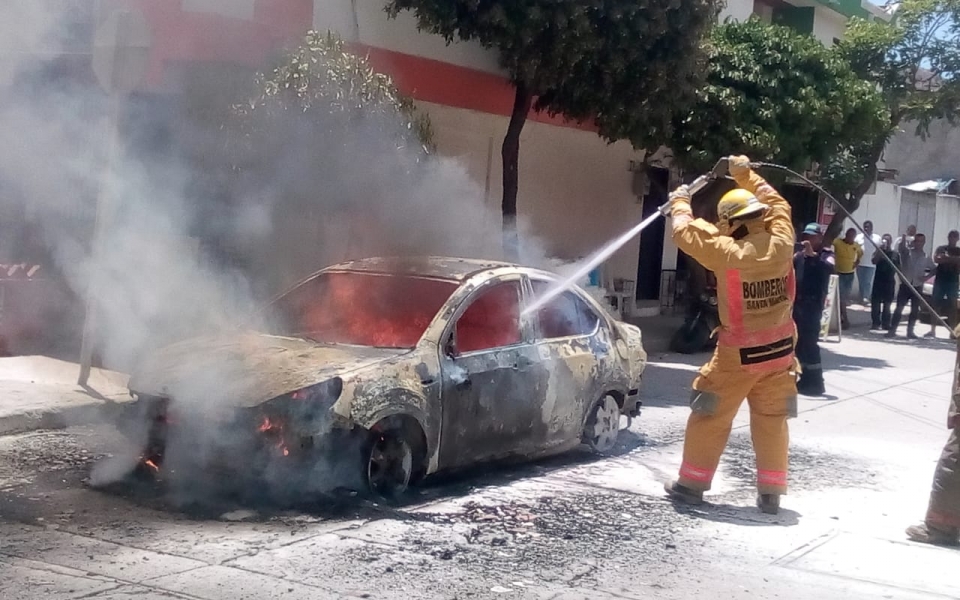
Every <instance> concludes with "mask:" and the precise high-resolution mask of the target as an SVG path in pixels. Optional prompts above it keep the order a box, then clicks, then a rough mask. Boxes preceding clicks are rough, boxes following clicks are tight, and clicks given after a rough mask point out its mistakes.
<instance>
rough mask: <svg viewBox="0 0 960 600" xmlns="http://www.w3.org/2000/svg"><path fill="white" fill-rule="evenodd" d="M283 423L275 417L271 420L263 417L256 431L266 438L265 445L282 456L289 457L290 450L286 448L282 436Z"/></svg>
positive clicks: (285, 441)
mask: <svg viewBox="0 0 960 600" xmlns="http://www.w3.org/2000/svg"><path fill="white" fill-rule="evenodd" d="M284 429H285V427H284V423H283V421H282V420H280V419H279V418H277V417H274V418H273V419H271V418H270V417H268V416H266V415H264V416H263V420H262V421H261V422H260V426H259V427H257V431H259V432H260V433H262V434H263V435H264V436H266V439H267V443H268V444H269V445H271V446H272V447H274V448H276V449H277V450H279V451H280V454H282V455H283V456H290V448H289V447H288V446H287V440H286V437H285V436H284Z"/></svg>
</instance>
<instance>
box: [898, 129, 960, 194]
mask: <svg viewBox="0 0 960 600" xmlns="http://www.w3.org/2000/svg"><path fill="white" fill-rule="evenodd" d="M915 132H916V125H915V124H914V123H907V124H905V125H903V128H902V131H901V132H900V133H898V134H897V135H896V136H894V137H893V139H892V140H890V144H888V145H887V148H886V150H885V151H884V156H883V158H884V162H885V163H886V164H888V165H889V166H890V167H891V168H894V169H896V170H897V178H898V179H899V180H900V181H902V182H904V183H906V184H911V183H916V182H918V181H927V180H929V179H960V127H953V126H951V125H950V124H949V123H947V122H945V121H935V122H934V123H933V124H932V125H931V126H930V135H929V136H928V137H927V139H926V140H923V139H921V138H920V137H919V136H917V135H916V133H915Z"/></svg>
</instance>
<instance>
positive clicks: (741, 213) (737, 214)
mask: <svg viewBox="0 0 960 600" xmlns="http://www.w3.org/2000/svg"><path fill="white" fill-rule="evenodd" d="M766 209H767V207H766V205H765V204H763V203H762V202H760V201H759V200H757V197H756V196H754V195H753V193H752V192H749V191H747V190H745V189H742V188H737V189H735V190H730V191H729V192H727V193H726V194H724V195H723V198H720V202H719V203H718V204H717V219H718V220H719V221H720V223H729V222H730V221H732V220H734V219H739V218H743V217H749V216H751V215H754V214H756V213H758V212H760V211H763V210H766Z"/></svg>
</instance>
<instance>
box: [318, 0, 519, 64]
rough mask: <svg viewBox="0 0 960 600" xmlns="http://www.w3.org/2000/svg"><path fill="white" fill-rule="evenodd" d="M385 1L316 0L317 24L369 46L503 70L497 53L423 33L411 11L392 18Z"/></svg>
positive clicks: (320, 29) (452, 62) (476, 45)
mask: <svg viewBox="0 0 960 600" xmlns="http://www.w3.org/2000/svg"><path fill="white" fill-rule="evenodd" d="M384 4H385V3H384V2H379V1H374V2H371V1H369V0H364V1H360V0H314V10H313V15H314V18H313V26H314V28H315V29H317V30H319V31H325V30H331V31H336V32H338V33H339V34H340V35H341V36H343V37H344V39H348V40H351V41H354V42H359V43H361V44H365V45H368V46H374V47H376V48H383V49H386V50H393V51H395V52H402V53H404V54H409V55H412V56H419V57H423V58H430V59H434V60H442V61H444V62H447V63H450V64H454V65H457V66H461V67H468V68H470V69H476V70H479V71H484V72H488V73H497V74H500V73H501V70H500V68H499V67H498V66H497V60H496V55H495V54H494V53H493V52H490V51H488V50H485V49H484V48H483V47H482V46H480V44H479V43H476V42H459V41H457V42H453V43H451V44H449V45H447V43H446V42H445V41H444V39H443V38H442V37H440V36H437V35H430V34H427V33H421V32H419V31H418V30H417V21H416V19H415V18H414V15H413V13H411V12H409V11H403V12H401V13H400V14H399V15H397V18H396V19H388V17H387V14H386V13H385V12H384V11H383V5H384Z"/></svg>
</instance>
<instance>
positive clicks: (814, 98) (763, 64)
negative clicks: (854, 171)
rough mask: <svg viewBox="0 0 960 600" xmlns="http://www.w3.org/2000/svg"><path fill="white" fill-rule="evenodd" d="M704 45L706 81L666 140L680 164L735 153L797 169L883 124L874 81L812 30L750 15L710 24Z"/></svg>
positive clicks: (690, 165) (695, 165)
mask: <svg viewBox="0 0 960 600" xmlns="http://www.w3.org/2000/svg"><path fill="white" fill-rule="evenodd" d="M706 47H707V53H708V56H709V59H710V63H709V66H708V68H707V80H706V84H705V85H704V86H702V87H701V88H700V89H699V90H698V91H697V102H696V104H695V105H694V108H693V110H690V111H686V110H684V111H680V112H678V113H677V115H676V117H675V121H674V130H675V134H674V137H673V140H672V141H671V143H670V144H669V145H670V147H671V149H672V150H673V152H674V156H675V158H676V160H677V162H678V163H679V165H680V166H681V167H682V168H684V169H685V170H691V171H695V172H701V171H703V170H705V169H708V168H709V167H710V166H711V165H712V164H713V163H714V162H715V161H716V160H717V157H718V156H724V155H729V154H731V153H736V154H746V155H748V156H750V157H751V158H753V159H756V160H763V161H770V162H777V163H780V164H785V165H788V166H790V167H793V168H796V169H799V170H801V171H803V170H806V169H808V168H809V167H810V165H811V164H812V163H820V162H823V161H825V160H827V159H828V158H829V157H831V156H832V155H833V154H834V153H835V152H836V151H837V148H838V147H839V146H840V145H841V144H846V143H849V142H851V141H855V140H864V139H867V140H872V139H873V138H874V137H875V136H876V135H878V133H879V132H882V131H884V125H885V113H884V105H883V102H882V99H881V98H880V96H879V94H878V93H877V92H876V90H875V89H874V88H873V86H871V85H870V84H869V83H868V82H866V81H864V80H863V79H861V78H860V77H858V76H857V75H856V74H855V73H854V72H853V71H852V70H851V69H850V67H849V66H848V65H847V64H846V62H845V61H843V60H842V59H841V58H840V57H839V56H837V55H836V54H834V53H832V52H831V51H830V50H829V49H827V48H826V47H824V46H823V44H821V43H820V42H818V41H817V40H816V39H814V38H813V37H812V36H809V35H801V34H799V33H797V32H795V31H794V30H792V29H790V28H788V27H783V26H777V25H767V24H764V23H762V22H760V21H759V20H756V19H751V20H749V21H746V22H742V23H726V24H724V25H721V26H718V27H716V28H715V29H714V30H713V32H712V33H711V35H710V37H709V39H708V43H707V44H706Z"/></svg>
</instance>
